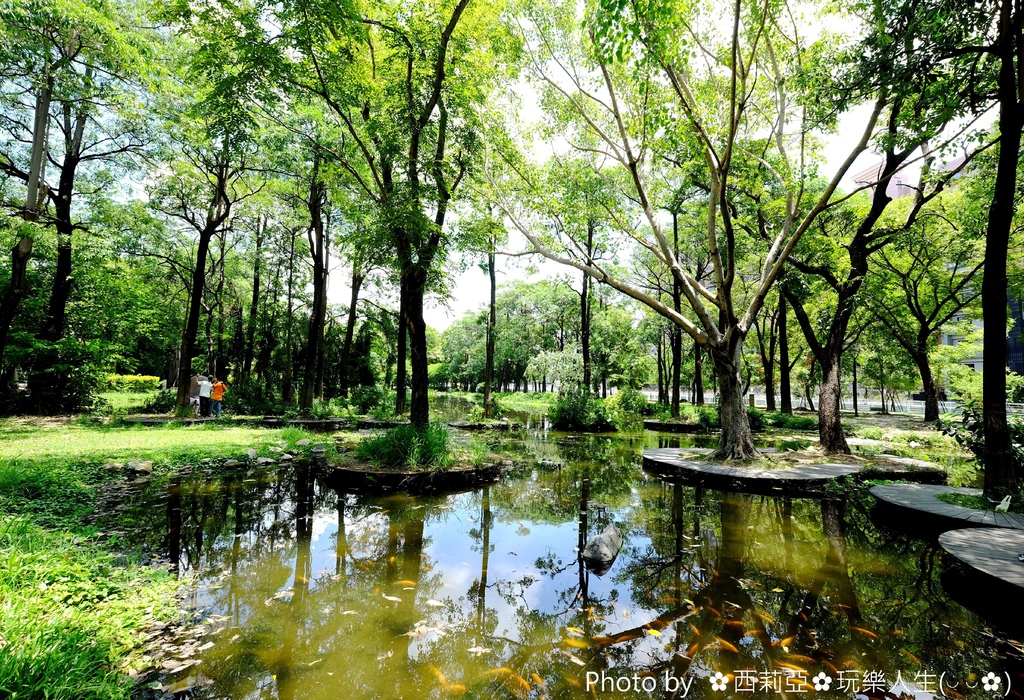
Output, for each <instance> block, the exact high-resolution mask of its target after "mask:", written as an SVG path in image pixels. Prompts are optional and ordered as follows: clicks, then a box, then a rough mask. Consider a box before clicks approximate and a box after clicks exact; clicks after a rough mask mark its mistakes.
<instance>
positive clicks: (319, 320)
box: [299, 159, 327, 411]
mask: <svg viewBox="0 0 1024 700" xmlns="http://www.w3.org/2000/svg"><path fill="white" fill-rule="evenodd" d="M326 196H327V193H326V187H325V186H324V184H323V183H322V182H320V178H319V160H318V159H314V161H313V176H312V181H311V183H310V186H309V200H308V202H307V206H308V209H309V217H310V223H309V228H308V229H307V231H306V237H307V238H308V240H309V253H310V255H311V256H312V258H313V260H312V262H313V305H312V307H311V308H310V310H309V338H308V340H307V342H306V358H305V360H306V361H305V366H304V367H303V372H302V389H301V391H300V393H299V409H300V410H303V411H308V410H309V409H311V408H312V407H313V397H314V395H315V393H316V370H317V362H318V360H319V358H320V347H321V345H322V344H323V342H324V322H325V319H326V316H327V241H326V232H325V227H324V220H323V213H324V211H323V207H324V204H325V203H326Z"/></svg>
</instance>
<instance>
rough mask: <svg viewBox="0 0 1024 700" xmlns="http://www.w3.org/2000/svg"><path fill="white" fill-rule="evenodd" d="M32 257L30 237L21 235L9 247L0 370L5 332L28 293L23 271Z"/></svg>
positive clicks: (0, 313)
mask: <svg viewBox="0 0 1024 700" xmlns="http://www.w3.org/2000/svg"><path fill="white" fill-rule="evenodd" d="M30 257H32V238H31V236H23V237H22V239H21V240H20V241H18V243H17V245H15V246H14V247H13V248H11V283H10V285H9V286H8V288H7V292H6V293H5V294H4V300H3V304H2V305H0V370H2V369H3V363H4V350H5V349H6V348H7V334H8V332H9V331H10V329H11V322H12V321H14V316H15V313H16V312H17V310H18V305H19V304H20V303H21V300H22V299H24V298H25V295H27V294H28V286H27V285H26V282H25V273H26V272H27V271H28V260H29V258H30Z"/></svg>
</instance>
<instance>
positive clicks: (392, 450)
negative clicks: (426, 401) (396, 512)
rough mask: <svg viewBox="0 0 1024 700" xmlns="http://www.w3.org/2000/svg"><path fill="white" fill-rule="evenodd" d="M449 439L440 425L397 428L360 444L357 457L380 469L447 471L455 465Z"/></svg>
mask: <svg viewBox="0 0 1024 700" xmlns="http://www.w3.org/2000/svg"><path fill="white" fill-rule="evenodd" d="M450 437H451V436H450V433H449V432H448V428H447V427H446V426H445V425H443V424H441V423H431V424H430V425H429V426H428V427H427V428H425V429H423V428H416V427H414V426H411V425H400V426H398V427H396V428H391V429H390V430H386V431H384V432H382V433H380V434H378V435H375V436H374V437H372V438H369V439H366V440H363V441H362V442H360V443H359V445H358V447H357V448H356V456H357V457H358V458H359V459H363V460H366V461H368V462H370V463H371V464H375V465H379V466H387V467H407V468H415V467H426V468H428V469H446V468H447V467H450V466H451V465H452V463H453V462H454V458H453V456H452V451H451V449H450V447H449V442H450Z"/></svg>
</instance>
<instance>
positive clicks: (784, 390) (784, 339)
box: [779, 294, 793, 415]
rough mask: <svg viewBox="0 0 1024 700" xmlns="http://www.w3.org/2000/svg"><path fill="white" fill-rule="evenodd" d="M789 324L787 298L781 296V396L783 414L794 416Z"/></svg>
mask: <svg viewBox="0 0 1024 700" xmlns="http://www.w3.org/2000/svg"><path fill="white" fill-rule="evenodd" d="M788 322H789V318H788V314H787V313H786V297H785V295H783V294H780V295H779V394H781V397H780V399H781V402H782V405H781V408H782V412H783V413H788V414H790V415H792V413H793V395H792V389H791V387H790V384H789V371H790V364H789V334H788V331H787V329H786V325H787V323H788Z"/></svg>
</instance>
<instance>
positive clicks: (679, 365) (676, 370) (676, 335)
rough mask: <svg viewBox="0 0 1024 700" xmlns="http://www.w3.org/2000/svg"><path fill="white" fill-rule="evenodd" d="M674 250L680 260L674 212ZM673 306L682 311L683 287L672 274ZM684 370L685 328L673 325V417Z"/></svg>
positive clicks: (677, 221) (673, 214) (677, 413)
mask: <svg viewBox="0 0 1024 700" xmlns="http://www.w3.org/2000/svg"><path fill="white" fill-rule="evenodd" d="M672 251H673V253H674V254H675V257H676V260H677V261H678V260H679V213H678V212H676V211H673V212H672ZM672 308H673V309H674V310H675V312H676V313H677V314H681V313H682V308H683V289H682V286H681V285H680V284H679V279H678V278H676V276H675V275H672ZM682 371H683V329H682V328H680V327H679V326H677V325H675V324H673V325H672V404H671V407H670V409H671V413H672V417H673V418H678V417H679V379H680V375H681V374H682Z"/></svg>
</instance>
